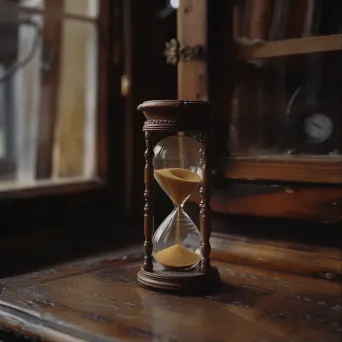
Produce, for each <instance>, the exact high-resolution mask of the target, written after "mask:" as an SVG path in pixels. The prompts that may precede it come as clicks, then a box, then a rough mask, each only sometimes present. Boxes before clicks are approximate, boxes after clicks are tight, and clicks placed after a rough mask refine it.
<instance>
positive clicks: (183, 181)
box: [154, 168, 201, 205]
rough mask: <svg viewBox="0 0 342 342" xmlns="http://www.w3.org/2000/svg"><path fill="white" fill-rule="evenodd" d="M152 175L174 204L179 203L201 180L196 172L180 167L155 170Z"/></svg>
mask: <svg viewBox="0 0 342 342" xmlns="http://www.w3.org/2000/svg"><path fill="white" fill-rule="evenodd" d="M154 177H155V178H156V180H157V181H158V183H159V185H160V186H161V187H162V188H163V190H164V191H165V192H166V193H167V195H168V196H169V197H170V199H171V200H172V201H173V202H174V203H175V204H176V205H181V204H182V203H183V202H184V200H185V199H186V198H187V197H188V196H189V195H190V194H191V193H192V192H193V191H194V190H195V189H196V187H197V186H198V184H199V183H200V182H201V176H199V175H198V174H197V173H194V172H192V171H189V170H186V169H182V168H170V169H160V170H155V171H154Z"/></svg>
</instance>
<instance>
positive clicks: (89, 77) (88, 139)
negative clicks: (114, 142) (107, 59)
mask: <svg viewBox="0 0 342 342" xmlns="http://www.w3.org/2000/svg"><path fill="white" fill-rule="evenodd" d="M98 16H99V0H16V1H9V0H3V1H0V39H1V42H3V41H4V42H5V43H2V44H1V47H0V191H8V190H14V189H26V188H37V187H42V186H44V187H46V186H47V185H60V184H70V183H79V182H84V181H92V180H96V179H97V178H98V167H97V165H98V160H97V159H98V155H97V148H98V146H97V141H98V139H97V138H98V137H97V125H98V115H97V114H98V113H97V102H98V101H97V99H98V77H97V76H98V50H99V49H98V32H97V29H98V27H97V19H98Z"/></svg>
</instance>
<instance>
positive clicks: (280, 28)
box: [229, 0, 342, 160]
mask: <svg viewBox="0 0 342 342" xmlns="http://www.w3.org/2000/svg"><path fill="white" fill-rule="evenodd" d="M240 3H241V4H240V5H239V6H238V5H236V6H235V7H234V15H233V22H234V39H235V47H236V52H237V55H238V58H239V61H238V63H237V65H238V68H236V70H235V72H236V79H235V80H236V81H235V84H234V93H233V101H232V112H231V114H232V116H231V122H232V125H231V134H230V146H229V147H230V151H231V153H232V154H233V155H235V156H237V157H246V156H247V157H253V158H254V157H255V156H260V157H267V158H268V157H274V156H275V157H278V156H280V157H284V156H287V157H288V158H292V157H293V156H299V157H305V158H316V159H317V157H320V158H324V159H331V160H333V159H334V160H335V159H339V160H340V159H341V158H342V142H341V139H340V137H341V132H342V131H341V127H342V120H341V113H340V111H341V105H342V96H341V94H342V92H341V89H342V81H341V80H342V77H341V76H342V68H341V63H339V61H340V59H341V56H342V53H341V39H342V35H341V33H342V24H341V23H342V22H341V14H342V6H341V4H342V3H341V2H338V1H324V2H323V1H322V2H312V1H311V2H305V1H303V2H301V1H294V2H293V3H292V2H291V6H293V7H294V8H293V9H291V8H292V7H291V6H290V7H289V8H288V6H289V3H290V2H288V1H285V0H284V1H276V2H275V3H276V4H275V5H274V7H272V2H271V1H261V2H260V4H259V7H253V6H255V4H254V2H248V3H249V6H250V8H249V7H248V6H247V5H245V6H244V4H243V2H240ZM309 3H311V5H310V6H309ZM295 8H296V10H295ZM248 11H250V12H248ZM247 12H248V13H249V16H246V15H245V14H246V13H247ZM260 13H261V14H260ZM290 13H293V15H295V16H296V18H297V19H296V20H292V21H291V20H290V19H291V18H292V17H291V15H290ZM258 15H260V18H259V17H258ZM258 18H259V19H258ZM299 18H302V19H301V20H299Z"/></svg>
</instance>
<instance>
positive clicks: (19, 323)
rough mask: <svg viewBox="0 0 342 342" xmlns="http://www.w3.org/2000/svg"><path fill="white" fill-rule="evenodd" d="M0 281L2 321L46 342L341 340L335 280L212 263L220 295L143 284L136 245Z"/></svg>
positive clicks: (339, 303)
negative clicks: (182, 293)
mask: <svg viewBox="0 0 342 342" xmlns="http://www.w3.org/2000/svg"><path fill="white" fill-rule="evenodd" d="M129 253H130V254H127V253H126V252H123V253H118V254H117V255H109V256H108V255H107V256H103V257H101V258H97V259H92V260H89V259H88V260H84V261H79V262H75V263H73V264H68V265H65V266H60V267H55V268H51V269H47V270H44V271H40V272H36V273H31V274H29V275H26V276H19V277H14V278H8V279H3V280H1V281H0V286H1V288H2V293H1V297H0V325H1V326H2V327H3V328H6V329H10V330H14V331H17V332H18V331H20V332H21V333H22V334H24V335H25V336H26V337H29V338H32V337H33V338H40V339H43V340H46V341H63V342H69V341H101V342H103V341H129V342H134V341H179V342H180V341H194V342H195V341H206V342H209V341H217V342H219V341H234V342H239V341H268V342H276V341H286V342H289V341H298V342H299V341H317V342H318V341H329V342H334V341H340V340H341V337H342V335H341V326H340V323H341V314H342V308H341V284H340V283H337V282H329V281H327V280H314V279H309V278H305V277H300V276H294V275H289V274H286V275H285V274H281V273H276V272H272V271H264V270H260V269H256V268H249V267H243V266H235V265H232V264H228V263H219V262H217V263H215V264H216V266H218V267H219V270H220V273H221V275H222V280H223V285H222V288H221V291H220V293H218V294H217V295H215V296H207V297H182V296H171V295H169V294H166V293H157V292H152V291H148V290H145V289H142V288H140V287H138V286H137V285H136V273H137V271H138V269H139V266H140V265H141V264H142V262H143V253H142V249H139V250H137V252H135V250H134V249H133V250H132V251H130V252H129Z"/></svg>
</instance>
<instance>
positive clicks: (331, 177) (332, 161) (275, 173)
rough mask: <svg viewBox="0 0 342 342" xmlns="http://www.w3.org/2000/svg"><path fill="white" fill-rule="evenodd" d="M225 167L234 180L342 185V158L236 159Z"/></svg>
mask: <svg viewBox="0 0 342 342" xmlns="http://www.w3.org/2000/svg"><path fill="white" fill-rule="evenodd" d="M224 165H225V166H224V175H225V177H227V178H230V179H247V180H276V181H293V182H312V183H328V184H341V183H342V157H336V158H334V157H312V156H310V157H307V158H305V157H303V156H286V155H285V156H282V155H274V156H273V155H271V156H258V157H236V158H229V159H226V160H225V163H224Z"/></svg>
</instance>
